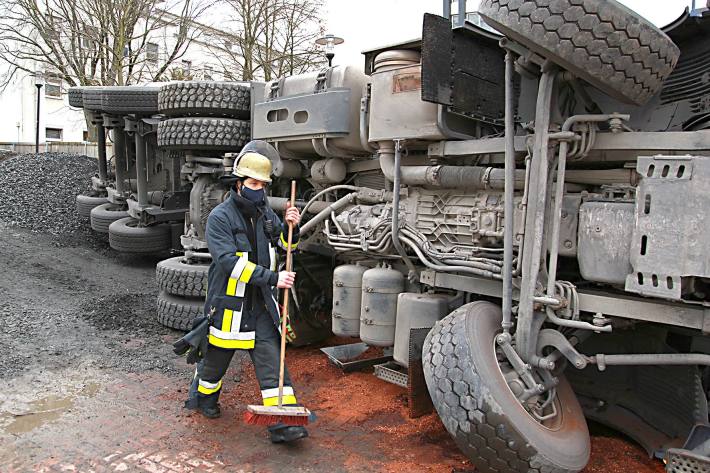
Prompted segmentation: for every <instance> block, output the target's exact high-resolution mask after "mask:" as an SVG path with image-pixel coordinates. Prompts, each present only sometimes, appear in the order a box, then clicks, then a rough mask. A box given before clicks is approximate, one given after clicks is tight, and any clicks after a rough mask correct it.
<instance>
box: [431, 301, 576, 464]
mask: <svg viewBox="0 0 710 473" xmlns="http://www.w3.org/2000/svg"><path fill="white" fill-rule="evenodd" d="M501 319H502V317H501V310H500V308H498V307H497V306H495V305H494V304H491V303H490V302H481V301H479V302H473V303H471V304H466V305H464V306H462V307H460V308H459V309H457V310H455V311H454V312H452V313H451V314H449V315H448V316H447V317H445V318H444V319H443V320H441V321H439V322H437V323H436V325H435V326H434V328H433V329H432V330H431V332H430V333H429V335H428V336H427V338H426V340H425V341H424V348H423V359H422V362H423V365H424V376H425V378H426V383H427V388H428V389H429V393H430V394H431V398H432V401H433V402H434V406H435V407H436V410H437V412H438V413H439V417H441V420H442V421H443V423H444V425H445V426H446V429H447V430H448V431H449V433H450V434H451V435H452V436H453V438H454V440H455V441H456V444H457V445H458V446H459V448H460V449H461V450H462V451H463V452H464V453H465V454H466V455H467V456H468V457H469V458H471V461H472V462H473V463H474V464H475V465H476V471H477V472H478V471H480V472H481V473H492V472H503V471H505V472H521V473H523V472H525V473H527V472H537V473H570V472H578V471H580V470H581V469H582V468H584V466H585V465H586V464H587V461H588V460H589V453H590V442H589V432H588V429H587V425H586V421H585V419H584V415H583V413H582V409H581V408H580V406H579V403H578V401H577V398H576V396H575V394H574V392H573V391H572V388H571V387H570V385H569V383H568V382H567V381H566V380H565V379H564V378H562V377H561V376H560V382H559V385H558V386H557V401H556V402H557V403H558V404H557V406H558V410H559V414H558V415H557V417H556V418H555V421H556V424H555V425H553V426H548V427H550V428H548V427H545V426H543V425H542V424H540V423H538V422H537V421H536V420H535V419H533V417H532V416H531V415H530V414H528V412H527V411H526V410H525V409H524V408H523V406H522V405H521V404H520V402H519V401H518V399H517V398H516V397H515V395H514V394H513V392H512V391H511V390H510V388H509V387H508V384H507V383H506V380H505V378H504V377H503V374H502V372H501V369H500V367H499V365H498V360H497V357H496V350H495V337H496V335H497V334H498V333H499V332H500V325H501Z"/></svg>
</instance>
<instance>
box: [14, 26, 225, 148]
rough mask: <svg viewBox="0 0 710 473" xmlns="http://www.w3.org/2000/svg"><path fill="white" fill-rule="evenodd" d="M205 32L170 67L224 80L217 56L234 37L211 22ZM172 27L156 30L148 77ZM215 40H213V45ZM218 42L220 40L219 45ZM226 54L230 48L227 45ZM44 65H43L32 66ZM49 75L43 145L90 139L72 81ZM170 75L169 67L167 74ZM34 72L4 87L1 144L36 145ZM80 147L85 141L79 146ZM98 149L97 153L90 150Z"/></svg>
mask: <svg viewBox="0 0 710 473" xmlns="http://www.w3.org/2000/svg"><path fill="white" fill-rule="evenodd" d="M198 27H199V28H200V30H201V31H200V33H201V34H200V36H199V37H198V39H196V40H194V41H192V43H191V44H190V46H189V47H188V49H187V52H186V53H185V54H184V55H183V56H182V57H181V58H180V59H178V60H177V61H175V62H174V63H173V64H172V65H171V66H170V67H169V70H171V69H182V71H183V72H184V75H185V76H187V77H193V78H194V79H196V80H223V79H224V77H223V74H222V73H221V71H222V69H223V66H221V65H220V61H219V60H218V58H216V57H215V54H219V53H220V48H222V47H230V44H229V42H228V41H224V40H223V39H221V38H220V36H221V35H225V36H226V33H224V32H222V31H219V30H216V29H214V28H211V27H208V26H202V25H198ZM173 37H174V36H173V32H172V31H171V28H170V27H163V28H161V29H158V30H154V31H152V32H151V36H150V39H149V42H148V43H147V46H146V48H145V53H144V54H145V61H144V62H143V65H142V66H141V67H144V68H145V69H146V74H145V77H146V80H149V79H147V78H148V77H149V75H150V74H149V72H150V71H151V69H154V68H156V67H158V65H160V64H163V63H164V61H165V59H166V58H167V55H168V53H169V51H171V50H172V47H173V45H174V40H173ZM208 45H209V46H208ZM216 45H217V46H216ZM224 54H227V52H226V51H224ZM4 67H5V66H4V65H3V64H0V70H2V68H4ZM29 68H30V69H35V70H37V69H39V68H38V67H32V66H30V67H29ZM40 71H41V72H42V73H43V74H42V75H43V79H42V80H41V81H40V82H41V83H42V87H41V88H40V89H39V109H40V113H39V143H40V151H44V150H46V149H47V147H46V143H52V142H65V143H86V140H87V139H88V132H87V125H86V120H85V118H84V112H83V110H81V109H76V108H72V107H70V106H69V99H68V90H69V84H67V82H65V81H62V80H61V79H60V78H59V77H58V76H56V75H55V74H52V73H51V71H48V70H41V69H40ZM166 76H168V77H169V73H168V74H166ZM35 84H36V79H35V76H34V75H33V74H28V73H26V72H23V71H18V72H17V73H16V74H15V76H14V78H13V80H12V82H10V83H9V84H8V85H7V87H6V88H5V89H4V90H0V149H16V150H18V151H23V152H26V151H30V150H34V144H35V133H36V130H37V126H36V120H37V99H38V94H37V87H36V85H35ZM76 149H77V150H80V149H81V147H78V148H76ZM89 154H93V153H89Z"/></svg>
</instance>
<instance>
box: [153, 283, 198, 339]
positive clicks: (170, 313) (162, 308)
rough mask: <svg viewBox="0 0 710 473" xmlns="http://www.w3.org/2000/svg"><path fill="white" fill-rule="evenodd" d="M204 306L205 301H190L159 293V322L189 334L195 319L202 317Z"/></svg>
mask: <svg viewBox="0 0 710 473" xmlns="http://www.w3.org/2000/svg"><path fill="white" fill-rule="evenodd" d="M204 306H205V301H204V299H188V298H185V297H177V296H172V295H170V294H168V293H166V292H165V291H160V293H158V322H160V323H161V324H163V325H165V326H166V327H170V328H174V329H177V330H183V331H185V332H187V331H189V330H190V329H191V328H192V321H193V320H194V318H195V317H197V316H198V315H202V313H203V311H204Z"/></svg>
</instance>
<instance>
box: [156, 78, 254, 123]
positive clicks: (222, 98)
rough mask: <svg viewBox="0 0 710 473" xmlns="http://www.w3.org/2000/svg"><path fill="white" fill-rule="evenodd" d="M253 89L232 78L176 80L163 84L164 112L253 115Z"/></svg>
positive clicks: (160, 105) (160, 101)
mask: <svg viewBox="0 0 710 473" xmlns="http://www.w3.org/2000/svg"><path fill="white" fill-rule="evenodd" d="M250 97H251V90H250V88H249V86H247V85H244V84H235V83H231V82H200V81H187V82H173V83H171V84H166V85H164V86H162V87H161V88H160V94H159V96H158V108H159V109H160V113H164V114H165V115H168V116H171V117H176V116H190V115H197V116H218V117H232V118H243V119H248V118H249V109H250Z"/></svg>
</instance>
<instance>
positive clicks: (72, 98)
mask: <svg viewBox="0 0 710 473" xmlns="http://www.w3.org/2000/svg"><path fill="white" fill-rule="evenodd" d="M68 95H69V106H70V107H74V108H84V98H83V96H82V93H81V87H70V88H69V93H68Z"/></svg>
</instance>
